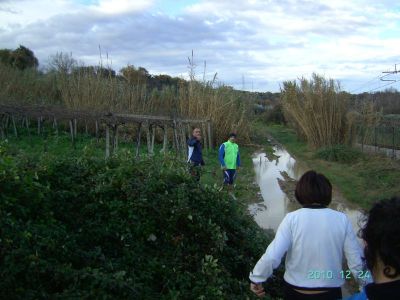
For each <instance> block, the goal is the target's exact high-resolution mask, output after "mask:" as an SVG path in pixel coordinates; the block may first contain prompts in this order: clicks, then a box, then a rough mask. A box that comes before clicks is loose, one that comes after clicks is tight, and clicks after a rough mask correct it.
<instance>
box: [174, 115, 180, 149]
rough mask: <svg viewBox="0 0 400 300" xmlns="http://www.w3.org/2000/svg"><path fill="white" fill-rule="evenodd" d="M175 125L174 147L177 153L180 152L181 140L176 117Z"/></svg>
mask: <svg viewBox="0 0 400 300" xmlns="http://www.w3.org/2000/svg"><path fill="white" fill-rule="evenodd" d="M173 124H174V127H173V131H174V148H175V151H176V153H178V152H179V141H178V132H177V128H176V120H175V119H174V121H173Z"/></svg>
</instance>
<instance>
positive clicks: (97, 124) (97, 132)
mask: <svg viewBox="0 0 400 300" xmlns="http://www.w3.org/2000/svg"><path fill="white" fill-rule="evenodd" d="M95 130H96V133H95V134H96V141H97V143H98V142H99V122H98V121H97V120H96V122H95Z"/></svg>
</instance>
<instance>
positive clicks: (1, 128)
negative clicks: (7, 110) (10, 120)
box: [0, 115, 5, 139]
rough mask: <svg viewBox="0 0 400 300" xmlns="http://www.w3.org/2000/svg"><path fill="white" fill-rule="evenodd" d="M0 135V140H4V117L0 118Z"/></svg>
mask: <svg viewBox="0 0 400 300" xmlns="http://www.w3.org/2000/svg"><path fill="white" fill-rule="evenodd" d="M0 133H1V138H2V139H5V134H4V115H2V116H1V122H0Z"/></svg>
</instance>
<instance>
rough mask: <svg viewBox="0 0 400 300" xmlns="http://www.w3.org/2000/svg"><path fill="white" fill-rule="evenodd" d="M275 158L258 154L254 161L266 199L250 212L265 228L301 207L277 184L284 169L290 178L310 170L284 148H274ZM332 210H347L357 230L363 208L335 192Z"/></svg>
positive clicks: (263, 195) (274, 226) (251, 206)
mask: <svg viewBox="0 0 400 300" xmlns="http://www.w3.org/2000/svg"><path fill="white" fill-rule="evenodd" d="M274 155H276V158H274V159H271V160H269V159H268V158H267V157H266V155H265V153H256V154H255V155H254V156H253V164H254V169H255V173H256V182H257V184H258V185H259V186H260V191H261V196H262V198H263V201H262V202H260V203H254V204H250V205H249V211H250V213H251V214H252V215H253V216H254V219H255V221H256V222H257V224H258V225H259V226H260V227H262V228H265V229H273V230H276V229H277V227H278V226H279V224H280V222H281V221H282V219H283V218H284V216H285V215H286V214H287V213H288V212H291V211H294V210H296V209H298V208H300V205H299V204H298V203H297V202H293V201H290V200H289V198H288V197H287V196H286V194H285V193H284V192H283V191H282V189H281V187H280V186H279V183H278V178H279V179H282V180H283V179H284V178H283V177H282V175H281V172H286V173H287V174H288V175H289V176H290V177H291V178H293V179H296V180H298V179H299V178H300V177H301V175H303V174H304V172H305V171H306V170H307V168H306V166H305V165H304V164H302V163H301V162H298V161H296V160H295V159H294V158H293V157H291V156H290V154H289V153H288V152H287V151H286V150H285V149H284V148H281V147H276V146H275V147H274ZM330 207H331V208H332V209H336V210H338V211H341V212H343V213H345V214H346V215H347V216H348V218H349V219H350V221H351V222H352V225H353V228H354V229H355V230H358V228H359V225H358V223H359V222H358V221H359V219H360V217H361V213H360V211H359V210H358V209H357V208H355V207H352V206H351V205H350V204H349V203H347V201H345V199H343V197H341V196H340V194H339V193H337V192H336V191H334V193H333V199H332V203H331V205H330Z"/></svg>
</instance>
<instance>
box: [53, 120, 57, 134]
mask: <svg viewBox="0 0 400 300" xmlns="http://www.w3.org/2000/svg"><path fill="white" fill-rule="evenodd" d="M53 128H54V129H55V131H56V135H58V124H57V119H56V118H55V117H54V119H53Z"/></svg>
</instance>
